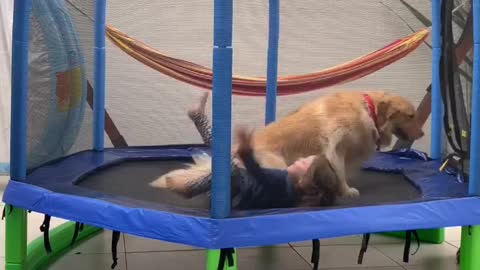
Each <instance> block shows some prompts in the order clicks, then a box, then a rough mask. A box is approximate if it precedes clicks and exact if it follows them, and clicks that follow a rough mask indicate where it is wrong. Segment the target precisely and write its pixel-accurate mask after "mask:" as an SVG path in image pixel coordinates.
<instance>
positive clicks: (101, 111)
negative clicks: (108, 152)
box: [93, 0, 107, 151]
mask: <svg viewBox="0 0 480 270" xmlns="http://www.w3.org/2000/svg"><path fill="white" fill-rule="evenodd" d="M106 5H107V3H106V0H96V2H95V69H94V80H95V82H94V88H93V89H94V90H93V91H94V98H93V148H94V149H95V150H96V151H103V148H104V129H105V31H106V30H105V26H106V25H105V17H106V9H107V8H106Z"/></svg>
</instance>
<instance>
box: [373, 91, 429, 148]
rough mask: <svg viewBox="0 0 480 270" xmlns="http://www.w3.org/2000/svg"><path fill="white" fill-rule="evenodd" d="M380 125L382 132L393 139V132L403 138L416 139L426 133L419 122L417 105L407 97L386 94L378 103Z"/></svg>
mask: <svg viewBox="0 0 480 270" xmlns="http://www.w3.org/2000/svg"><path fill="white" fill-rule="evenodd" d="M377 110H378V112H377V114H378V125H379V127H380V129H381V130H380V132H384V133H386V134H383V135H385V136H386V137H389V138H386V139H387V140H391V134H393V135H395V136H396V137H397V138H399V139H401V140H411V141H415V140H417V139H420V138H421V137H422V136H423V135H424V133H423V130H422V127H421V126H420V124H418V122H417V115H416V111H415V107H414V106H413V104H412V103H411V102H409V101H408V100H407V99H405V98H403V97H401V96H397V95H392V94H384V95H383V96H382V97H381V99H380V100H379V101H378V103H377Z"/></svg>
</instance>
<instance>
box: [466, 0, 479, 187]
mask: <svg viewBox="0 0 480 270" xmlns="http://www.w3.org/2000/svg"><path fill="white" fill-rule="evenodd" d="M473 51H474V58H473V85H472V120H471V123H472V132H471V133H472V135H471V138H472V139H471V140H472V141H471V145H470V163H471V164H470V177H469V179H470V181H469V189H468V191H469V193H470V194H472V195H477V196H478V195H480V183H479V181H480V179H479V176H480V171H479V170H480V138H479V136H480V92H479V91H480V81H479V79H480V54H479V52H480V1H479V0H473Z"/></svg>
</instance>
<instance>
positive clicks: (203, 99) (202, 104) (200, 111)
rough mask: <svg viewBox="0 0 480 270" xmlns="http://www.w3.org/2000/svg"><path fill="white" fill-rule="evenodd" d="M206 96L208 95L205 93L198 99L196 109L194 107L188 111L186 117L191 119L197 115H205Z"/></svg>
mask: <svg viewBox="0 0 480 270" xmlns="http://www.w3.org/2000/svg"><path fill="white" fill-rule="evenodd" d="M208 95H209V93H208V92H205V93H204V94H203V96H202V97H201V98H200V102H199V103H198V105H197V107H194V108H191V109H189V110H188V116H189V117H190V118H193V117H195V116H196V115H199V114H205V107H206V105H207V100H208Z"/></svg>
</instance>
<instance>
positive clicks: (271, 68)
mask: <svg viewBox="0 0 480 270" xmlns="http://www.w3.org/2000/svg"><path fill="white" fill-rule="evenodd" d="M268 18H269V21H268V59H267V97H266V104H265V125H268V124H270V123H271V122H273V121H275V118H276V113H277V80H278V43H279V36H280V0H269V16H268Z"/></svg>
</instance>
